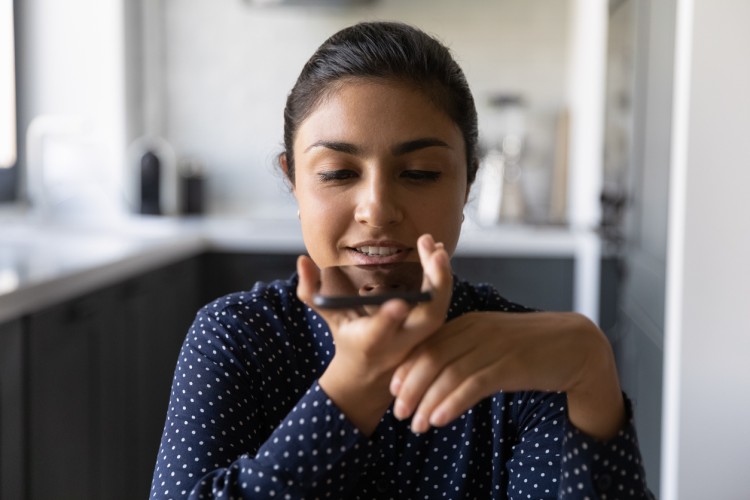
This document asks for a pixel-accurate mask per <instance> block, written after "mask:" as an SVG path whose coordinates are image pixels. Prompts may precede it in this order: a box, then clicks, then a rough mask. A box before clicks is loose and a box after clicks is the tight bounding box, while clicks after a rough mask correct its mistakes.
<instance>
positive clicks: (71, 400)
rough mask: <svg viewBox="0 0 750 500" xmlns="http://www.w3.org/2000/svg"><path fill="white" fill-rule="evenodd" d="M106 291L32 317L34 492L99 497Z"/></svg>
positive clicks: (31, 495) (36, 494)
mask: <svg viewBox="0 0 750 500" xmlns="http://www.w3.org/2000/svg"><path fill="white" fill-rule="evenodd" d="M103 306H104V304H103V297H99V296H92V297H87V298H85V299H81V300H78V301H76V302H74V303H71V304H66V305H63V306H59V307H53V308H50V309H48V310H45V311H43V312H40V313H38V314H34V315H32V316H31V317H30V318H29V331H28V336H29V421H28V422H29V429H28V430H29V433H28V452H29V474H30V481H29V488H30V489H29V498H30V499H32V500H33V499H46V498H97V495H96V493H97V491H96V490H97V487H96V485H97V478H99V477H100V472H101V469H100V465H101V463H100V460H99V453H98V451H99V448H98V445H99V442H98V435H99V433H100V432H101V422H100V419H99V418H98V415H97V413H98V407H99V401H98V394H97V393H98V390H97V389H98V383H99V373H100V366H99V363H100V359H99V357H98V349H97V343H96V335H97V329H96V321H95V320H96V317H97V315H98V314H100V310H101V308H102V307H103Z"/></svg>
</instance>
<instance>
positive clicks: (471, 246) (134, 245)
mask: <svg viewBox="0 0 750 500" xmlns="http://www.w3.org/2000/svg"><path fill="white" fill-rule="evenodd" d="M206 251H222V252H238V253H252V252H261V253H302V252H304V246H303V243H302V236H301V233H300V228H299V222H298V221H297V220H294V219H292V220H287V219H284V220H252V219H239V218H234V219H230V218H211V217H209V218H169V217H122V218H120V219H118V220H115V221H109V220H108V221H107V223H106V224H103V223H101V222H95V221H91V222H81V221H78V222H75V223H73V222H54V223H51V222H43V221H38V220H34V219H33V218H29V217H27V216H17V217H5V218H3V219H1V220H0V322H3V321H6V320H9V319H12V318H16V317H19V316H22V315H24V314H27V313H29V312H32V311H35V310H39V309H41V308H43V307H46V306H49V305H52V304H55V303H58V302H61V301H64V300H66V299H68V298H72V297H75V296H77V295H79V294H82V293H86V292H88V291H93V290H96V289H97V288H100V287H103V286H107V285H110V284H113V283H117V282H119V281H122V280H125V279H127V278H128V277H131V276H134V275H137V274H138V273H143V272H147V271H149V270H152V269H156V268H158V267H161V266H164V265H167V264H169V263H172V262H177V261H179V260H181V259H184V258H187V257H190V256H195V255H198V254H200V253H203V252H206ZM592 252H593V253H592ZM456 255H467V256H487V257H498V256H532V257H566V258H573V259H574V260H575V262H576V273H575V274H576V277H575V281H576V286H574V289H575V290H577V291H578V292H577V293H580V290H581V289H582V288H583V289H585V288H586V287H585V286H581V285H582V283H583V282H584V281H582V280H589V282H590V283H589V285H591V284H593V285H594V286H596V282H595V281H594V282H593V283H591V280H592V276H591V273H592V272H594V271H596V269H598V268H596V269H593V270H592V269H591V261H592V259H593V258H596V259H598V239H597V238H596V236H595V235H592V234H586V233H574V232H572V231H569V230H567V229H565V228H561V227H546V228H543V227H528V226H499V227H494V228H479V227H472V226H471V225H469V224H468V223H467V224H466V225H465V228H464V231H463V234H462V236H461V241H460V243H459V246H458V248H457V251H456ZM597 276H598V274H597ZM597 290H598V288H597ZM582 300H583V301H584V302H582ZM586 300H588V301H589V302H590V301H591V300H592V299H591V297H586V296H577V298H574V304H576V306H575V309H576V310H579V311H581V312H584V313H586V311H593V310H595V307H596V303H593V304H592V303H586V302H585V301H586Z"/></svg>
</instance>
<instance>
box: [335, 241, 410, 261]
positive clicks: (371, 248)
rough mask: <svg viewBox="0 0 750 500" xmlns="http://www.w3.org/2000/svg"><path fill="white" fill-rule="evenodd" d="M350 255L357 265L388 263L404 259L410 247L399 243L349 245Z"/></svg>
mask: <svg viewBox="0 0 750 500" xmlns="http://www.w3.org/2000/svg"><path fill="white" fill-rule="evenodd" d="M349 251H350V255H351V257H352V259H353V261H354V262H352V263H353V264H357V265H374V264H390V263H393V262H401V261H402V260H405V259H406V258H407V256H408V255H409V254H410V253H411V249H410V248H408V247H404V246H401V245H372V244H371V245H358V246H354V247H349Z"/></svg>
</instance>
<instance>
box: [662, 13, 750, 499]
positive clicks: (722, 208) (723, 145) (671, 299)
mask: <svg viewBox="0 0 750 500" xmlns="http://www.w3.org/2000/svg"><path fill="white" fill-rule="evenodd" d="M749 19H750V2H746V1H745V0H682V1H679V2H678V25H677V32H678V34H677V46H676V47H677V61H678V62H677V68H676V88H675V95H676V98H675V115H674V136H673V155H672V156H673V158H672V192H671V206H670V211H671V213H670V219H669V224H670V235H669V253H668V279H667V318H666V332H665V354H666V359H665V407H664V434H665V440H664V449H663V482H662V498H664V499H665V500H676V499H678V498H679V499H681V500H690V499H706V498H721V499H723V500H731V499H746V498H748V492H749V491H750V474H748V449H749V448H750V425H748V423H749V422H750V217H749V214H750V196H748V192H749V190H750V168H748V167H750V140H748V133H749V132H750V93H749V92H748V89H750V64H748V61H750V30H748V29H747V22H748V20H749Z"/></svg>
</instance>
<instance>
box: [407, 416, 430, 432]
mask: <svg viewBox="0 0 750 500" xmlns="http://www.w3.org/2000/svg"><path fill="white" fill-rule="evenodd" d="M429 428H430V426H429V424H428V423H427V420H425V418H424V417H423V416H422V415H421V414H418V415H414V418H413V419H412V421H411V430H412V432H416V433H417V434H421V433H423V432H427V429H429Z"/></svg>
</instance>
